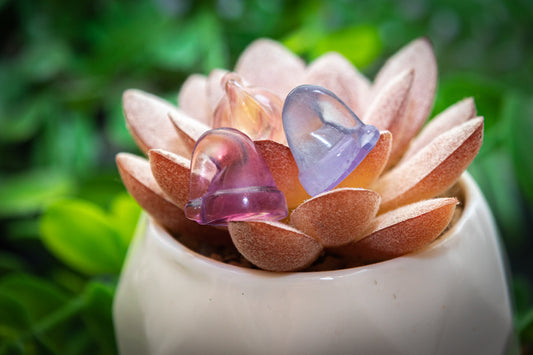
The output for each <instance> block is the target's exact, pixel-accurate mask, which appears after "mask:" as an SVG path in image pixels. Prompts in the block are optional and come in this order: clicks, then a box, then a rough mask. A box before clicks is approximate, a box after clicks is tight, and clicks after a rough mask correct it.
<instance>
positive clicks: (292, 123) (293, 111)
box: [282, 85, 379, 196]
mask: <svg viewBox="0 0 533 355" xmlns="http://www.w3.org/2000/svg"><path fill="white" fill-rule="evenodd" d="M282 117H283V127H284V130H285V134H286V136H287V142H288V144H289V147H290V149H291V152H292V154H293V156H294V159H295V160H296V163H297V164H298V168H299V170H300V173H299V179H300V182H301V184H302V186H303V187H304V188H305V190H306V191H307V193H309V194H310V195H311V196H315V195H317V194H319V193H321V192H324V191H328V190H330V189H332V188H334V187H335V186H337V185H338V184H339V183H340V182H341V181H342V180H343V179H344V178H345V177H346V176H348V175H349V174H350V173H351V172H352V171H353V170H354V169H355V168H356V167H357V166H358V165H359V164H360V163H361V161H362V160H363V159H364V158H365V157H366V156H367V154H368V153H369V152H370V151H371V150H372V149H373V148H374V147H375V145H376V143H377V141H378V139H379V131H378V129H377V128H376V127H374V126H371V125H365V124H364V123H362V122H361V121H360V120H359V118H358V117H357V116H356V115H355V113H353V112H352V111H351V110H350V109H349V108H348V106H346V104H344V103H343V102H342V101H341V100H340V99H339V98H338V97H337V96H336V95H335V94H334V93H332V92H331V91H329V90H327V89H325V88H323V87H320V86H315V85H301V86H298V87H296V88H295V89H294V90H292V91H291V92H290V93H289V95H288V96H287V99H286V100H285V104H284V106H283V112H282Z"/></svg>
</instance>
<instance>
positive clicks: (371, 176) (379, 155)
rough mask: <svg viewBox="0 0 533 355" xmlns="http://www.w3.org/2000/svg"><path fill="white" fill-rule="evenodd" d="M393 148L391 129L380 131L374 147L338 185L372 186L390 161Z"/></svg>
mask: <svg viewBox="0 0 533 355" xmlns="http://www.w3.org/2000/svg"><path fill="white" fill-rule="evenodd" d="M391 148H392V134H391V133H390V132H389V131H382V132H380V135H379V139H378V142H377V143H376V146H375V147H374V149H372V150H371V151H370V153H368V155H367V156H366V158H365V159H364V160H363V161H362V162H361V164H359V166H358V167H357V168H355V170H354V171H352V173H351V174H350V175H348V176H347V177H346V179H344V180H343V181H342V182H341V183H340V184H339V185H337V187H354V186H359V187H368V186H370V185H371V184H372V183H373V182H374V181H376V179H377V178H378V177H379V176H380V175H381V173H382V172H383V170H384V169H385V165H386V164H387V162H388V161H389V155H390V151H391Z"/></svg>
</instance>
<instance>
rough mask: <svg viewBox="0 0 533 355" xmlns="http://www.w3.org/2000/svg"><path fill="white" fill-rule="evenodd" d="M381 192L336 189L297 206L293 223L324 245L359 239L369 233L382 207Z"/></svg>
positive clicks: (292, 217)
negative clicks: (372, 222)
mask: <svg viewBox="0 0 533 355" xmlns="http://www.w3.org/2000/svg"><path fill="white" fill-rule="evenodd" d="M379 201H380V197H379V195H378V194H377V193H376V192H374V191H370V190H365V189H350V188H345V189H335V190H331V191H328V192H324V193H322V194H320V195H317V196H315V197H313V198H311V199H309V200H307V201H305V202H304V203H302V204H301V205H300V206H298V208H296V209H295V210H294V211H293V213H292V214H291V223H292V224H293V225H294V226H295V227H296V228H297V229H299V230H301V231H302V232H304V233H305V234H307V235H309V236H311V237H313V238H315V239H317V240H318V241H319V242H320V243H322V245H323V246H324V247H325V248H329V247H337V246H340V245H345V244H348V243H350V242H354V241H357V240H359V239H361V238H362V237H364V236H365V235H367V234H366V233H367V232H368V228H369V225H370V221H372V219H373V218H374V217H375V215H376V213H377V212H378V208H379Z"/></svg>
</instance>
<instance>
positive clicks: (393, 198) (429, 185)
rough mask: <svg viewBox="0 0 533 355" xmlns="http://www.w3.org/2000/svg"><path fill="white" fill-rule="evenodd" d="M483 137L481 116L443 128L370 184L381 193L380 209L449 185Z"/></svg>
mask: <svg viewBox="0 0 533 355" xmlns="http://www.w3.org/2000/svg"><path fill="white" fill-rule="evenodd" d="M482 141H483V117H478V118H473V119H471V120H469V121H467V122H465V123H463V124H462V125H460V126H458V127H455V128H453V129H451V130H448V131H447V132H444V133H443V134H441V135H440V136H438V137H437V138H435V139H433V140H432V141H431V143H429V144H428V145H427V146H426V147H424V148H423V149H422V150H420V151H419V152H418V153H416V154H415V155H413V156H412V157H411V158H410V159H409V160H407V161H406V162H404V163H403V164H401V165H398V166H396V167H395V168H393V169H392V170H389V171H388V172H387V173H386V174H385V175H384V176H382V177H381V178H380V179H379V180H378V181H377V182H376V183H375V184H374V186H373V187H372V189H373V190H375V191H377V192H378V193H379V194H380V195H381V207H380V213H382V212H385V211H388V210H391V209H393V208H397V207H399V206H402V205H405V204H408V203H412V202H415V201H419V200H423V199H427V198H432V197H434V196H437V195H438V194H440V193H442V192H444V191H445V190H446V189H448V188H449V187H451V186H452V185H453V184H454V183H455V181H456V180H457V179H458V178H459V177H460V176H461V174H462V173H463V171H465V170H466V168H467V167H468V165H470V163H471V162H472V160H473V159H474V157H475V156H476V154H477V152H478V151H479V148H480V147H481V143H482Z"/></svg>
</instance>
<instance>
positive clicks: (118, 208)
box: [111, 193, 141, 245]
mask: <svg viewBox="0 0 533 355" xmlns="http://www.w3.org/2000/svg"><path fill="white" fill-rule="evenodd" d="M140 214H141V207H140V206H139V204H138V203H137V202H135V200H134V199H133V198H132V197H131V196H130V195H129V194H126V193H124V194H120V195H118V196H116V197H115V198H114V199H113V201H112V203H111V218H112V219H113V221H114V222H113V225H114V226H115V228H116V229H117V230H118V232H119V233H120V237H121V239H122V242H123V243H124V245H129V244H130V242H131V239H132V237H133V234H134V233H135V229H136V227H137V222H138V221H139V216H140Z"/></svg>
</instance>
